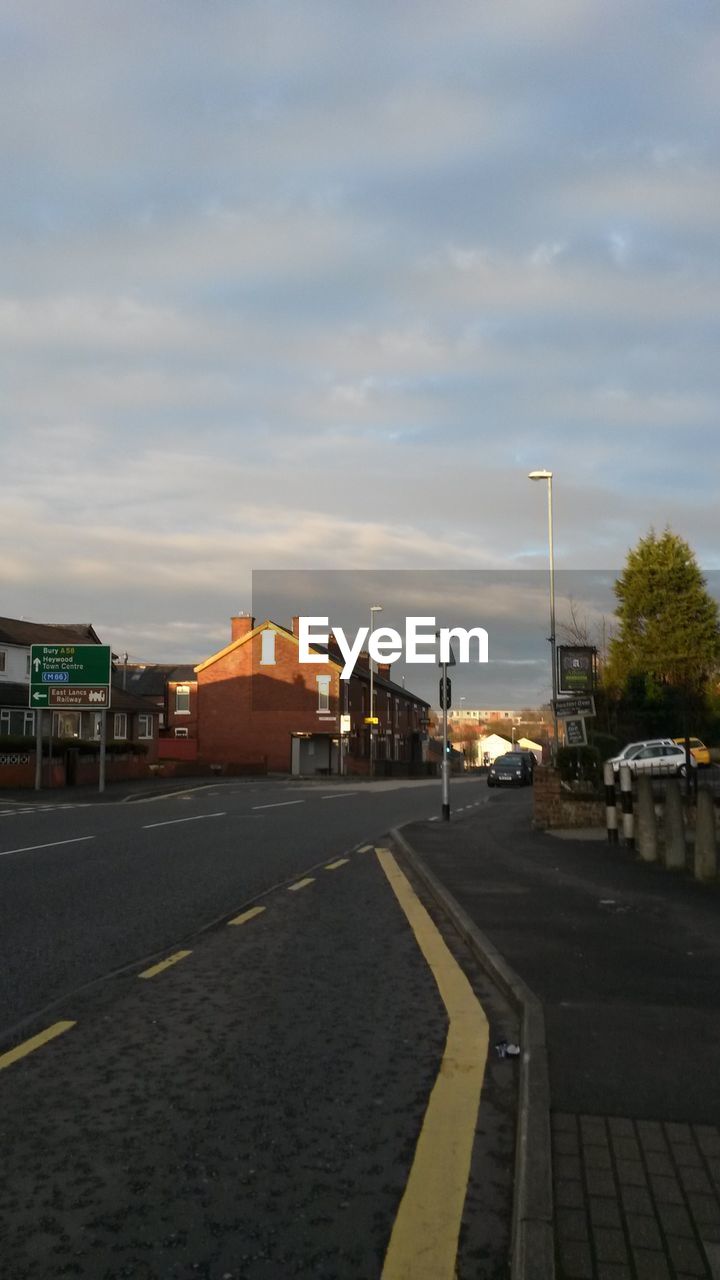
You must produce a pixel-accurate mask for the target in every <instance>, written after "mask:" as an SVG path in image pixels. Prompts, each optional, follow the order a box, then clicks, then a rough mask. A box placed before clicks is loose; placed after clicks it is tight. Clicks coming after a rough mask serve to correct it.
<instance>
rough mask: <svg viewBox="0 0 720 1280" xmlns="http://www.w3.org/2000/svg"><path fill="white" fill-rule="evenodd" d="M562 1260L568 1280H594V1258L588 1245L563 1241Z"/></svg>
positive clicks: (564, 1273)
mask: <svg viewBox="0 0 720 1280" xmlns="http://www.w3.org/2000/svg"><path fill="white" fill-rule="evenodd" d="M560 1262H561V1265H562V1269H563V1275H564V1277H565V1278H566V1280H593V1264H592V1258H591V1256H590V1250H589V1249H588V1247H587V1245H584V1244H562V1243H561V1245H560Z"/></svg>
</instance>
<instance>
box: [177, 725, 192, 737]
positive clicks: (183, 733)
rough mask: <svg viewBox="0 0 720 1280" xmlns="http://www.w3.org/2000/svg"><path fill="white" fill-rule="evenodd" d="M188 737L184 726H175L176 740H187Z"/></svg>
mask: <svg viewBox="0 0 720 1280" xmlns="http://www.w3.org/2000/svg"><path fill="white" fill-rule="evenodd" d="M189 736H190V735H189V733H188V730H187V728H186V727H185V725H177V726H176V728H175V737H176V738H188V737H189Z"/></svg>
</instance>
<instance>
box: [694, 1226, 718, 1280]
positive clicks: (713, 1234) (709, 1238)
mask: <svg viewBox="0 0 720 1280" xmlns="http://www.w3.org/2000/svg"><path fill="white" fill-rule="evenodd" d="M698 1234H699V1236H700V1239H701V1240H702V1242H703V1244H708V1245H713V1246H715V1247H714V1249H713V1254H715V1253H716V1252H717V1251H718V1250H720V1227H710V1226H702V1227H699V1228H698ZM717 1271H718V1274H720V1260H719V1261H718V1267H717Z"/></svg>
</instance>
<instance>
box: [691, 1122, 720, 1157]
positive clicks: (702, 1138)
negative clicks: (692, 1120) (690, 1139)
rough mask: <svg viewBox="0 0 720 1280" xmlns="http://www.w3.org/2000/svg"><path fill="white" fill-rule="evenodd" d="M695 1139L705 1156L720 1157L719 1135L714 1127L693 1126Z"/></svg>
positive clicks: (704, 1125)
mask: <svg viewBox="0 0 720 1280" xmlns="http://www.w3.org/2000/svg"><path fill="white" fill-rule="evenodd" d="M693 1130H694V1133H695V1139H696V1141H697V1144H698V1146H699V1147H700V1150H701V1151H703V1152H704V1153H705V1155H706V1156H720V1133H719V1132H718V1130H717V1129H716V1128H715V1126H714V1125H706V1124H696V1125H693Z"/></svg>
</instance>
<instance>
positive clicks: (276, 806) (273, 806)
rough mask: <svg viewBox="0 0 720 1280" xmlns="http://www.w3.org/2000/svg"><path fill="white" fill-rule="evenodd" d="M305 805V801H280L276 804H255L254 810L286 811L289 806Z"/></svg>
mask: <svg viewBox="0 0 720 1280" xmlns="http://www.w3.org/2000/svg"><path fill="white" fill-rule="evenodd" d="M304 803H305V801H304V800H278V801H276V802H275V804H254V805H253V809H286V808H287V806H288V805H289V804H304Z"/></svg>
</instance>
